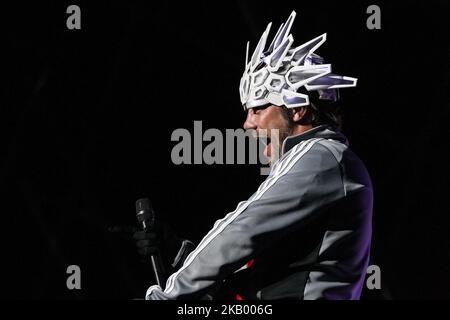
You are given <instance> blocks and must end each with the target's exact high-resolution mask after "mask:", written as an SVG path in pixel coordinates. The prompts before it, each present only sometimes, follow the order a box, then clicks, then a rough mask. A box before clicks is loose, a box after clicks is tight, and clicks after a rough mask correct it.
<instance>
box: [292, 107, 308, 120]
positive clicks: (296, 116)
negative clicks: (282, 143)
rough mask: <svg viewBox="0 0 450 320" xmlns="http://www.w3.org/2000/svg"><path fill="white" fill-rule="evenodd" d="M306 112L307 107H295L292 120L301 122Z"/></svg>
mask: <svg viewBox="0 0 450 320" xmlns="http://www.w3.org/2000/svg"><path fill="white" fill-rule="evenodd" d="M305 114H306V107H298V108H294V109H293V112H292V120H294V122H299V121H300V120H302V119H303V118H304V117H305Z"/></svg>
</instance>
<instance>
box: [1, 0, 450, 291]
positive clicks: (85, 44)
mask: <svg viewBox="0 0 450 320" xmlns="http://www.w3.org/2000/svg"><path fill="white" fill-rule="evenodd" d="M445 3H446V1H441V2H433V1H422V2H414V1H409V2H404V3H397V2H396V4H394V1H391V3H381V2H373V3H372V2H368V1H358V2H357V1H347V2H342V1H328V2H327V3H325V2H323V1H314V2H313V1H293V2H283V1H273V2H271V3H267V4H263V3H262V2H260V1H255V2H249V1H226V2H220V3H219V2H213V1H204V2H183V3H175V2H166V3H162V2H159V1H145V2H144V1H142V2H137V1H131V2H125V1H106V0H105V1H95V3H94V1H71V2H67V1H56V0H55V1H45V2H43V1H40V2H39V3H34V4H28V3H18V4H17V5H16V6H15V7H10V6H6V5H5V6H4V5H2V19H1V20H2V24H4V26H3V27H2V34H3V37H2V38H3V39H2V43H3V46H2V51H3V53H4V54H5V53H6V56H4V58H2V60H3V65H4V67H3V71H2V73H3V80H4V81H5V82H6V85H4V86H3V89H2V92H3V94H2V96H3V99H2V100H3V102H2V103H1V115H0V120H1V123H0V130H1V137H2V140H3V143H2V146H3V147H2V148H1V150H0V155H1V167H0V175H1V176H0V177H1V180H0V183H1V187H2V190H3V191H2V192H1V195H2V200H1V206H0V208H1V211H2V213H3V214H2V219H1V226H2V232H1V234H2V238H3V240H2V249H1V266H2V270H3V271H2V273H1V275H2V290H1V294H2V297H5V298H58V299H60V298H61V299H73V298H75V299H85V298H126V299H129V298H133V297H143V295H144V292H145V290H146V289H147V287H148V286H149V285H151V284H153V280H152V274H151V271H150V267H149V265H148V264H143V263H141V262H140V261H139V258H138V255H137V253H136V252H135V249H134V244H133V243H132V242H131V241H127V240H126V239H122V238H120V237H117V236H113V235H111V234H110V233H108V231H107V228H108V226H111V225H117V224H124V225H125V224H130V225H131V224H135V216H134V202H135V200H136V199H138V198H139V197H143V196H148V197H150V198H151V199H152V201H153V203H154V207H155V208H156V210H157V212H158V214H159V216H160V217H163V218H164V219H165V220H166V221H168V222H169V223H171V224H172V225H173V227H174V228H175V230H176V231H177V232H178V233H179V234H180V235H182V236H184V237H187V238H190V239H192V240H194V241H197V242H198V241H199V240H200V239H201V238H202V236H203V235H204V234H206V232H207V231H208V230H209V229H210V227H211V226H212V224H213V223H214V221H215V220H216V219H218V218H221V217H223V216H224V215H225V214H226V213H228V212H229V211H231V210H233V209H234V207H235V206H236V204H237V203H238V202H239V201H241V200H245V199H246V198H248V197H249V196H250V195H251V194H252V193H253V192H254V190H255V189H256V188H257V186H258V185H259V183H260V182H261V181H262V179H263V177H262V176H260V175H259V167H258V166H256V165H211V166H208V165H181V166H176V165H174V164H172V162H171V158H170V152H171V149H172V147H173V146H174V145H175V143H174V142H171V140H170V138H171V133H172V131H173V130H174V129H176V128H187V129H188V130H189V131H191V132H193V121H194V120H202V121H203V128H204V130H206V129H207V128H219V129H221V130H225V129H226V128H238V127H240V126H241V125H242V123H243V120H244V117H245V114H244V113H243V110H242V107H241V105H240V101H239V93H238V84H239V79H240V77H241V74H242V71H243V65H244V58H245V43H246V41H247V40H251V44H252V47H251V48H252V49H253V48H254V46H255V45H256V42H257V40H258V39H259V37H260V34H261V33H262V32H263V30H264V28H265V26H266V24H267V23H268V22H269V21H273V22H274V26H273V28H275V29H277V28H278V25H279V24H280V23H281V22H284V21H285V19H286V18H287V17H288V15H289V13H290V12H291V10H292V9H295V10H296V11H297V13H298V16H297V19H296V22H295V24H294V27H293V31H292V33H293V35H294V39H295V42H294V44H296V45H299V44H301V43H304V42H306V41H308V40H310V39H312V38H313V37H316V36H318V35H320V34H321V33H323V32H327V33H328V40H327V42H326V43H325V44H324V45H323V46H322V47H321V48H319V50H318V53H319V54H320V55H322V56H324V57H325V58H326V59H327V61H330V62H331V63H332V64H333V70H334V71H336V73H339V74H344V75H348V76H355V77H358V78H359V81H358V87H357V88H356V89H347V90H342V91H341V94H342V98H343V99H342V102H343V105H344V117H345V121H344V130H343V131H344V133H345V134H346V135H347V136H348V138H349V139H350V143H351V146H352V148H353V150H354V151H355V152H356V153H357V154H358V155H359V156H360V157H361V158H362V159H363V161H364V162H365V163H366V165H367V167H368V169H369V171H370V173H371V176H372V179H373V183H374V188H375V207H374V219H373V223H374V237H373V250H372V251H373V259H374V261H373V263H376V264H378V265H379V266H380V267H381V272H382V273H381V274H382V282H383V283H382V290H379V291H368V290H367V291H365V292H364V295H363V298H365V299H390V298H393V299H421V298H425V299H431V298H450V274H449V268H450V262H449V257H450V236H449V231H450V227H449V226H450V218H449V214H450V212H449V210H448V205H447V202H448V199H449V191H450V188H449V175H448V164H449V161H448V160H449V158H448V148H449V129H448V124H449V120H448V119H449V103H448V99H449V94H448V87H449V77H448V71H449V49H450V46H449V42H448V30H449V23H448V20H449V19H448V16H449V14H450V12H449V10H448V6H447V5H445ZM70 4H77V5H79V6H80V8H81V30H68V29H67V28H66V19H67V17H68V14H66V8H67V6H68V5H70ZM370 4H378V5H379V6H380V7H381V19H382V29H381V30H368V29H367V27H366V19H367V17H368V14H366V8H367V6H368V5H370ZM272 32H274V31H273V29H272ZM271 35H273V33H271ZM72 264H75V265H79V266H80V267H81V271H82V274H81V275H82V278H81V284H82V289H81V290H72V291H70V290H68V289H67V288H66V278H67V276H68V275H67V274H66V268H67V266H69V265H72Z"/></svg>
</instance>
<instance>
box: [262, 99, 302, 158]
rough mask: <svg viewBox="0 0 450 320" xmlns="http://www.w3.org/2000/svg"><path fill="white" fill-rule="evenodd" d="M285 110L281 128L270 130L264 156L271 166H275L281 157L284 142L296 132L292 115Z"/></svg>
mask: <svg viewBox="0 0 450 320" xmlns="http://www.w3.org/2000/svg"><path fill="white" fill-rule="evenodd" d="M282 108H283V113H282V114H283V119H284V121H283V123H282V124H281V125H280V126H279V128H275V129H271V130H269V132H270V133H269V134H268V140H267V145H266V148H265V150H264V155H265V156H266V157H267V158H268V159H269V165H272V164H274V163H275V162H276V161H277V160H278V158H279V157H280V156H281V151H282V150H281V148H282V146H283V142H284V140H285V139H286V138H287V137H289V136H290V135H292V133H293V131H294V125H295V123H294V121H293V120H292V118H291V117H292V114H291V113H290V112H291V111H290V109H288V108H286V107H282Z"/></svg>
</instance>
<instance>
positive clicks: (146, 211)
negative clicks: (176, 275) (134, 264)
mask: <svg viewBox="0 0 450 320" xmlns="http://www.w3.org/2000/svg"><path fill="white" fill-rule="evenodd" d="M136 218H137V220H138V222H139V223H140V224H141V225H142V229H143V230H144V231H151V230H153V228H154V227H155V211H153V208H152V205H151V203H150V200H149V199H148V198H142V199H138V200H137V201H136ZM150 261H151V263H152V269H153V273H154V275H155V279H156V283H157V284H158V285H159V286H160V287H161V288H162V289H163V290H164V287H163V286H164V284H165V279H164V268H163V265H162V261H161V257H160V255H159V252H157V253H156V254H152V255H150Z"/></svg>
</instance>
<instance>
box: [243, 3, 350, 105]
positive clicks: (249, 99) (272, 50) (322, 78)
mask: <svg viewBox="0 0 450 320" xmlns="http://www.w3.org/2000/svg"><path fill="white" fill-rule="evenodd" d="M295 16H296V13H295V11H292V13H291V15H290V16H289V18H288V19H287V21H286V23H285V24H281V26H280V28H279V29H278V32H277V33H276V35H275V37H274V39H273V40H272V43H271V44H270V46H269V47H268V49H267V50H266V51H264V49H265V47H266V41H267V37H268V35H269V31H270V27H271V25H272V23H269V24H268V26H267V28H266V30H265V31H264V33H263V34H262V36H261V39H259V42H258V45H257V46H256V48H255V51H254V52H253V54H252V56H251V57H250V61H249V60H248V58H249V55H248V53H249V42H247V51H246V58H245V70H244V74H243V75H242V78H241V82H240V85H239V92H240V96H241V103H242V104H243V106H244V109H246V110H247V109H250V108H254V107H259V106H263V105H267V104H274V105H277V106H281V105H285V106H286V107H288V108H295V107H301V106H307V105H309V103H310V102H309V96H308V94H305V93H300V92H298V91H299V90H300V88H301V87H304V88H305V89H306V91H308V92H310V91H317V92H318V93H319V99H324V100H334V101H335V100H337V99H338V89H339V88H347V87H355V86H356V82H357V79H356V78H351V77H345V76H339V75H336V74H332V73H331V64H323V59H322V58H321V57H320V56H318V55H317V54H315V53H314V51H315V50H316V49H317V48H318V47H320V46H321V45H322V44H323V43H324V42H325V41H326V33H324V34H322V35H321V36H318V37H317V38H314V39H312V40H310V41H308V42H306V43H304V44H302V45H301V46H298V47H296V48H291V47H292V44H293V42H294V38H293V37H292V35H291V34H289V33H290V30H291V26H292V23H293V22H294V19H295Z"/></svg>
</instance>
